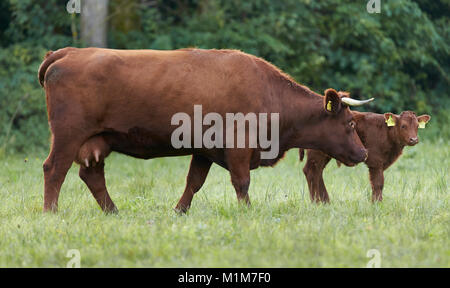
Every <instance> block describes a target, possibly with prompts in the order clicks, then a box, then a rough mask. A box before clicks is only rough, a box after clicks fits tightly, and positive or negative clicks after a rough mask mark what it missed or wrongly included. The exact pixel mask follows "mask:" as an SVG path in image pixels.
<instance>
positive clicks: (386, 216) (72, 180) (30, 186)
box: [0, 140, 450, 267]
mask: <svg viewBox="0 0 450 288" xmlns="http://www.w3.org/2000/svg"><path fill="white" fill-rule="evenodd" d="M46 156H47V155H46V154H44V153H43V154H40V155H14V156H6V158H3V159H1V160H0V197H1V198H0V199H1V205H0V221H1V226H0V266H2V267H37V266H45V267H66V264H67V262H68V261H69V260H70V259H69V258H67V257H66V254H67V251H68V250H69V249H78V250H79V251H80V255H81V266H82V267H116V266H118V267H142V266H145V267H197V266H199V267H366V264H367V262H368V261H369V260H371V258H370V257H367V251H368V250H369V249H378V251H379V252H380V254H381V266H382V267H431V266H432V267H435V266H438V267H450V245H449V244H450V240H449V236H450V210H449V200H450V193H449V188H448V182H449V170H450V169H449V168H450V167H449V166H450V165H449V164H450V146H449V142H448V141H443V140H441V141H437V142H435V143H420V144H419V145H417V146H415V147H407V148H406V149H405V151H404V154H403V156H402V157H401V158H400V160H399V161H398V162H397V163H396V164H394V166H393V167H391V168H390V169H389V170H388V172H387V173H385V178H386V181H385V188H384V195H383V197H384V201H383V203H379V204H375V205H372V204H371V203H370V202H369V199H370V194H371V189H370V183H369V180H368V172H367V168H366V167H365V166H364V165H358V166H357V167H356V168H347V167H342V168H339V169H338V168H336V164H335V162H334V161H333V163H332V164H330V165H329V167H328V168H327V169H326V170H325V175H324V179H325V182H326V185H327V187H328V191H329V194H330V197H331V204H330V205H316V204H312V203H310V200H309V193H308V189H307V184H306V182H305V178H304V176H303V173H302V172H301V169H302V168H303V165H304V163H299V162H298V151H297V150H296V149H295V150H291V151H289V153H288V155H287V156H286V158H285V159H284V160H283V161H281V162H280V163H279V164H278V165H277V166H276V167H275V168H260V169H257V170H255V171H253V172H252V175H251V176H252V179H251V185H250V191H249V193H250V198H251V200H252V204H253V205H252V207H251V208H246V207H242V206H240V205H238V204H237V200H236V195H235V192H234V189H233V187H232V185H231V183H230V180H229V174H228V172H227V171H225V170H224V169H222V168H220V167H218V166H213V167H212V169H211V171H210V173H209V176H208V178H207V180H206V183H205V185H204V186H203V188H202V189H201V190H200V192H199V193H198V194H197V195H196V196H195V197H194V200H193V206H192V208H191V210H190V212H189V213H188V215H186V216H178V215H176V214H175V213H174V212H173V210H172V208H173V207H174V206H175V204H176V202H177V201H178V199H179V197H180V196H181V194H182V192H183V188H184V183H185V177H186V174H187V170H188V165H189V157H182V158H161V159H154V160H148V161H143V160H137V159H133V158H130V157H126V156H122V155H117V154H114V155H112V156H111V157H109V158H108V159H107V167H106V173H107V185H108V188H109V191H110V194H111V197H112V199H113V200H114V201H115V203H116V205H117V207H118V208H119V210H120V213H119V214H118V215H104V214H103V213H102V212H101V211H100V210H99V207H98V206H97V204H96V202H95V200H94V198H93V197H92V196H91V194H90V193H89V191H88V190H87V187H86V186H85V185H84V184H83V183H82V182H81V180H80V179H79V178H78V167H76V166H75V165H74V166H73V167H72V169H71V170H70V172H69V174H68V176H67V178H66V181H65V183H64V185H63V187H62V190H61V194H60V201H59V205H60V206H59V212H58V213H57V214H43V213H42V212H41V210H42V202H43V200H42V199H43V174H42V162H43V160H44V159H45V157H46ZM25 159H27V161H25Z"/></svg>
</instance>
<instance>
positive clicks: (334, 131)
mask: <svg viewBox="0 0 450 288" xmlns="http://www.w3.org/2000/svg"><path fill="white" fill-rule="evenodd" d="M348 96H349V95H348V93H345V92H339V93H338V92H336V90H334V89H327V90H325V97H324V103H323V106H324V107H323V109H324V110H325V114H326V115H325V117H324V119H323V121H322V123H321V124H320V127H318V128H320V129H321V134H322V139H323V141H321V143H320V145H319V146H322V147H321V149H320V150H322V151H324V152H325V153H327V154H329V155H330V156H331V157H333V158H336V159H337V160H339V161H341V162H343V163H344V164H346V165H348V166H353V165H355V164H356V163H359V162H362V161H364V160H365V159H366V158H367V150H366V149H365V148H364V146H363V144H362V143H361V140H360V139H359V136H358V134H357V133H356V130H355V121H354V119H353V115H352V113H351V111H350V109H349V106H360V105H363V104H365V103H367V102H370V101H372V100H373V99H369V100H365V101H359V100H355V99H351V98H349V97H348Z"/></svg>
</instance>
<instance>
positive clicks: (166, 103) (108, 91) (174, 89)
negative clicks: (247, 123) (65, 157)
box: [46, 48, 277, 131]
mask: <svg viewBox="0 0 450 288" xmlns="http://www.w3.org/2000/svg"><path fill="white" fill-rule="evenodd" d="M56 53H58V51H57V52H56ZM258 59H259V58H256V57H254V56H251V55H248V54H245V53H242V52H240V51H235V50H202V49H180V50H174V51H156V50H112V49H101V48H81V49H77V48H68V52H67V55H66V56H65V57H63V58H61V59H59V60H58V61H56V62H55V63H53V64H52V65H51V66H50V67H49V69H48V71H47V72H46V87H47V88H46V89H57V90H58V89H59V91H60V93H53V95H52V97H64V98H65V99H66V100H65V101H68V100H67V99H72V98H74V99H73V100H74V102H75V103H74V104H75V105H81V106H82V110H83V111H84V113H85V114H86V115H87V117H93V118H95V120H96V121H97V122H99V123H100V124H101V125H102V126H103V127H110V128H114V129H118V130H121V131H126V130H128V129H130V128H132V127H136V126H138V127H146V125H150V126H157V127H164V128H166V129H169V128H170V118H171V117H172V116H173V115H174V114H175V113H178V112H185V113H187V114H189V115H191V116H192V115H193V105H194V104H198V105H202V109H203V113H204V114H205V113H208V112H216V113H219V114H221V115H222V116H224V115H225V113H229V112H231V113H232V112H236V113H237V112H243V113H246V112H255V113H257V112H260V111H265V112H267V110H268V109H270V108H269V105H268V104H275V105H272V106H271V107H275V109H276V107H277V105H276V103H273V97H270V96H269V95H272V94H273V93H272V92H271V91H270V87H271V86H270V83H269V81H268V80H269V76H268V75H267V71H266V70H265V69H264V67H265V66H264V63H263V62H259V61H258ZM47 74H48V75H50V76H47ZM52 87H53V88H52ZM61 93H63V94H64V95H58V94H61ZM271 93H272V94H271ZM50 94H52V93H50ZM269 101H271V102H269ZM275 112H277V111H275ZM150 123H151V124H150ZM146 128H149V129H150V128H152V127H146ZM172 128H173V127H172Z"/></svg>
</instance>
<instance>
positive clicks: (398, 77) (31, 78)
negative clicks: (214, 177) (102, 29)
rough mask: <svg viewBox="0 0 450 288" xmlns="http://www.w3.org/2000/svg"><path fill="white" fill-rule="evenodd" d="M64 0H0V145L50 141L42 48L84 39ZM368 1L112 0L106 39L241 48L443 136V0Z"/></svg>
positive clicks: (449, 59)
mask: <svg viewBox="0 0 450 288" xmlns="http://www.w3.org/2000/svg"><path fill="white" fill-rule="evenodd" d="M66 2H67V1H56V0H52V1H45V0H39V1H31V0H21V1H18V0H10V1H9V2H4V1H3V2H1V3H2V4H0V10H1V12H0V37H1V39H0V45H1V50H0V103H1V106H0V120H1V123H2V124H1V126H0V127H2V129H1V131H0V147H2V146H4V145H5V143H8V147H10V148H13V149H16V150H24V149H25V148H28V146H36V147H42V146H44V147H45V146H46V145H47V144H46V143H47V141H48V128H47V121H46V112H45V111H46V110H45V97H44V92H43V90H42V89H41V88H40V86H39V84H38V82H37V78H36V73H37V68H38V66H39V64H40V62H41V60H42V56H43V55H44V54H45V52H46V51H47V50H54V49H57V48H60V47H64V46H80V45H82V44H80V43H78V41H77V34H76V32H77V30H79V23H78V21H79V15H77V16H75V17H71V15H69V14H68V13H67V12H66V10H65V5H66ZM366 3H367V2H366V1H338V0H326V1H312V0H284V1H270V0H250V1H237V0H209V1H207V0H178V1H175V0H173V1H172V0H170V1H162V0H159V1H140V0H135V1H132V0H128V1H127V0H110V11H109V14H110V15H111V16H110V19H109V21H110V29H109V37H108V41H109V46H110V47H113V48H123V49H134V48H146V49H148V48H151V49H176V48H182V47H199V48H236V49H240V50H243V51H245V52H248V53H251V54H254V55H258V56H261V57H263V58H265V59H267V60H269V61H271V62H272V63H274V64H275V65H277V66H278V67H280V68H281V69H283V70H284V71H285V72H287V73H289V74H291V75H292V76H293V77H294V78H295V79H296V80H297V81H298V82H300V83H302V84H304V85H307V86H309V87H311V88H312V89H313V90H315V91H317V92H321V91H323V90H324V89H326V88H329V87H333V88H335V89H340V90H346V91H350V92H351V93H352V96H353V97H355V98H368V97H376V101H375V102H373V104H372V105H371V106H370V107H365V108H364V110H371V111H376V112H386V111H392V112H400V111H402V110H414V111H416V112H417V113H428V114H430V115H432V117H433V119H432V121H431V123H430V125H428V127H427V129H426V131H427V132H426V136H428V137H431V136H440V137H443V138H446V139H448V138H449V137H450V135H449V133H450V132H449V131H448V129H445V127H446V126H445V125H448V123H449V117H448V113H449V112H450V111H449V104H450V103H449V102H450V101H449V97H448V92H449V89H448V88H449V76H448V73H449V63H450V56H449V55H450V53H449V47H450V46H449V41H450V35H449V28H448V27H450V26H449V17H448V15H449V13H447V12H448V9H449V1H448V0H441V1H435V0H429V1H425V0H417V1H410V0H398V1H381V4H382V5H381V13H380V14H369V13H367V11H366ZM445 11H447V12H445ZM128 15H130V16H128ZM130 18H132V19H130ZM24 95H27V97H26V98H24V97H25V96H24ZM19 103H21V104H20V105H21V106H19V109H17V107H18V105H19ZM16 110H17V112H16ZM12 118H14V119H13V120H12V121H11V119H12ZM10 123H11V130H10V131H11V132H9V133H8V131H9V129H8V127H9V126H8V125H10ZM6 138H8V139H6ZM5 141H7V142H5Z"/></svg>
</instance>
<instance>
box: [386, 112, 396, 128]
mask: <svg viewBox="0 0 450 288" xmlns="http://www.w3.org/2000/svg"><path fill="white" fill-rule="evenodd" d="M386 124H387V126H388V127H392V126H395V121H394V119H392V115H390V116H389V119H387V120H386Z"/></svg>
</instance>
